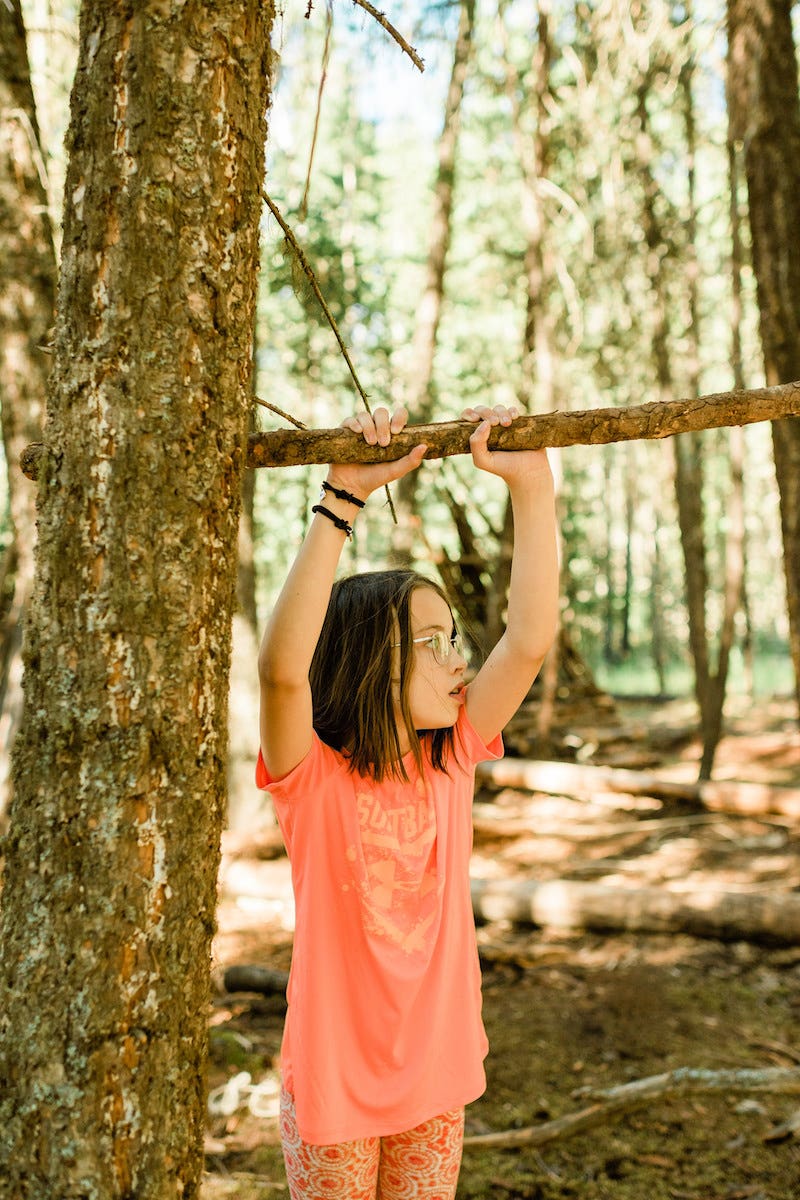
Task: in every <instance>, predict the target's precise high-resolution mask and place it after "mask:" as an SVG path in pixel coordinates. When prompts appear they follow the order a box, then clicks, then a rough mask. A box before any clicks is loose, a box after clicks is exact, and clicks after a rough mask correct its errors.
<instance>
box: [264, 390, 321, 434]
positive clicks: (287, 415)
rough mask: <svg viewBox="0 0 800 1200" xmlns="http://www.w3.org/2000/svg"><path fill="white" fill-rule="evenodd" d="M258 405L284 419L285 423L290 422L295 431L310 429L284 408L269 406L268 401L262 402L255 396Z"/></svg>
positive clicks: (274, 405)
mask: <svg viewBox="0 0 800 1200" xmlns="http://www.w3.org/2000/svg"><path fill="white" fill-rule="evenodd" d="M253 399H254V400H255V402H256V404H260V405H261V407H262V408H268V409H269V411H270V412H274V413H276V414H277V415H278V416H279V417H283V419H284V421H288V422H289V424H290V425H294V427H295V429H308V426H307V425H304V424H303V422H302V421H298V419H297V417H293V416H292V415H291V413H287V412H284V411H283V409H282V408H278V406H277V405H276V404H268V403H267V401H266V400H260V399H259V398H258V396H254V397H253Z"/></svg>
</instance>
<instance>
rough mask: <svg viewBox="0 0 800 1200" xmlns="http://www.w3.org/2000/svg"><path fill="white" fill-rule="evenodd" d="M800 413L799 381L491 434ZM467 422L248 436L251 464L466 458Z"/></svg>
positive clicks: (646, 428)
mask: <svg viewBox="0 0 800 1200" xmlns="http://www.w3.org/2000/svg"><path fill="white" fill-rule="evenodd" d="M796 416H800V381H798V382H796V383H784V384H781V385H779V386H777V387H769V388H756V389H754V390H752V391H744V392H720V393H718V394H716V395H713V396H703V397H701V398H700V399H698V400H674V401H667V402H658V401H656V402H655V403H650V404H640V405H637V406H635V407H633V408H596V409H588V410H585V411H583V412H556V413H547V414H545V415H543V416H538V417H519V418H518V419H517V420H516V421H515V422H514V424H513V425H512V426H511V427H510V428H508V429H501V428H499V427H497V428H495V429H494V430H493V431H492V436H491V438H490V439H489V445H490V447H491V448H492V449H502V450H533V449H538V448H540V447H542V446H576V445H600V444H603V443H608V442H628V441H633V440H634V439H637V438H648V439H649V438H665V437H672V436H673V435H674V434H676V433H693V432H696V431H697V430H700V429H718V428H720V427H721V426H725V425H750V424H752V423H753V422H756V421H775V420H779V419H781V418H783V417H796ZM474 428H475V426H474V423H473V422H471V421H446V422H442V423H439V424H435V425H412V426H410V427H408V428H407V429H405V430H404V431H403V432H402V433H399V434H395V436H394V437H393V438H392V441H391V445H389V446H387V447H385V448H381V447H380V446H368V445H367V443H366V442H365V441H364V440H363V438H361V437H359V435H358V434H355V433H352V432H351V431H350V430H348V429H308V430H296V429H287V430H284V429H280V430H274V431H272V432H270V433H255V434H252V435H251V437H250V447H249V454H248V459H247V461H248V465H249V466H251V467H290V466H300V465H304V464H305V465H308V464H311V463H329V462H387V461H391V460H393V459H395V458H401V457H402V456H403V455H404V454H408V452H409V450H411V449H412V448H413V447H414V446H416V445H418V444H419V443H420V442H427V444H428V450H427V453H426V455H425V457H426V458H448V457H450V456H451V455H453V454H467V453H469V437H470V434H471V433H472V431H473V430H474Z"/></svg>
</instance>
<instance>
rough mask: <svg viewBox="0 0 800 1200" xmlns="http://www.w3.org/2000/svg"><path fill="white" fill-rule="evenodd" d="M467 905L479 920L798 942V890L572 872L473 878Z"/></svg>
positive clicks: (789, 943)
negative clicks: (683, 885) (686, 886)
mask: <svg viewBox="0 0 800 1200" xmlns="http://www.w3.org/2000/svg"><path fill="white" fill-rule="evenodd" d="M472 909H473V912H474V914H475V916H476V917H477V918H478V919H480V920H483V921H514V922H516V923H518V924H523V925H538V926H545V927H552V928H557V929H596V930H599V931H600V930H608V929H627V930H633V929H635V930H640V931H646V932H650V933H688V934H691V935H693V936H694V937H710V938H719V939H720V940H722V941H750V942H756V943H759V944H767V943H769V944H772V945H789V946H796V945H800V896H798V895H795V894H793V893H783V894H781V893H776V892H769V893H767V892H758V893H753V892H730V891H728V892H719V891H717V892H714V891H710V890H709V889H708V888H707V887H702V888H700V887H698V888H696V889H694V890H692V891H685V892H670V891H667V890H666V889H665V888H627V887H611V886H609V885H606V884H599V883H586V882H584V881H579V880H575V879H552V880H549V881H548V882H546V883H536V882H535V881H534V880H531V879H473V880H472Z"/></svg>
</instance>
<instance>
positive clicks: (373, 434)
mask: <svg viewBox="0 0 800 1200" xmlns="http://www.w3.org/2000/svg"><path fill="white" fill-rule="evenodd" d="M407 421H408V412H407V411H406V409H405V408H402V407H400V408H396V409H395V410H394V412H393V413H390V412H389V410H388V409H386V408H376V409H375V411H374V412H373V413H372V414H370V413H367V412H361V413H356V414H355V416H352V417H348V418H347V419H346V420H345V421H342V424H341V428H342V429H352V431H353V432H354V433H360V434H362V435H363V438H364V441H365V442H366V443H367V445H369V446H388V445H389V443H390V442H391V440H392V435H393V434H395V433H400V431H401V430H402V429H405V427H406V423H407ZM427 448H428V447H427V445H426V444H425V443H424V442H423V443H421V444H420V445H419V446H415V447H414V449H413V450H412V451H411V452H410V453H409V454H406V455H404V456H403V458H398V459H395V460H394V462H385V463H332V464H331V466H330V468H329V470H328V483H331V484H333V485H334V487H340V488H344V490H345V491H348V492H352V493H353V495H355V496H358V498H359V500H366V499H367V497H368V496H369V495H370V494H371V493H372V492H374V491H377V490H378V488H382V487H383V486H384V485H385V484H387V483H392V482H393V480H395V479H401V478H402V477H403V475H407V474H408V473H409V471H414V470H416V468H417V467H418V466H419V464H420V463H421V462H422V459H423V457H424V455H425V451H426V450H427Z"/></svg>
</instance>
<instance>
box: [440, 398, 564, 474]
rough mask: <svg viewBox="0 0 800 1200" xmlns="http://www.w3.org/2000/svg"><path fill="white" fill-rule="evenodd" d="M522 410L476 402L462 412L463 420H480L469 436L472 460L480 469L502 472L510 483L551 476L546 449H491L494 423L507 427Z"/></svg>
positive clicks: (492, 472)
mask: <svg viewBox="0 0 800 1200" xmlns="http://www.w3.org/2000/svg"><path fill="white" fill-rule="evenodd" d="M518 416H519V409H517V408H514V407H512V408H506V407H505V405H503V404H496V405H495V406H494V408H488V407H487V406H486V405H476V406H475V407H474V408H465V409H464V411H463V412H462V414H461V419H462V421H480V424H479V425H478V428H477V429H476V430H475V432H474V433H473V435H472V437H471V438H470V439H469V445H470V450H471V451H472V461H473V462H474V463H475V466H476V467H478V468H479V469H480V470H481V471H488V472H490V474H492V475H499V477H500V478H501V479H504V480H505V481H506V483H507V484H512V483H515V482H518V481H519V482H522V481H524V480H529V479H530V480H532V479H536V478H542V477H545V478H549V477H550V464H549V463H548V461H547V453H546V452H545V451H544V450H490V449H489V447H488V442H489V435H490V433H491V432H492V428H493V427H494V426H495V425H502V426H504V427H506V428H507V427H508V426H509V425H511V424H512V422H513V420H514V418H515V417H518Z"/></svg>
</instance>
